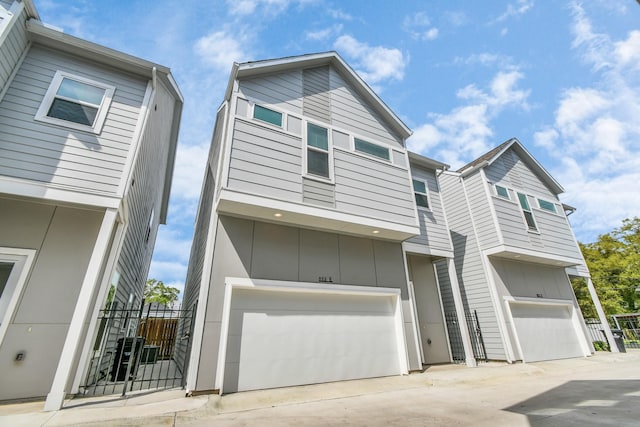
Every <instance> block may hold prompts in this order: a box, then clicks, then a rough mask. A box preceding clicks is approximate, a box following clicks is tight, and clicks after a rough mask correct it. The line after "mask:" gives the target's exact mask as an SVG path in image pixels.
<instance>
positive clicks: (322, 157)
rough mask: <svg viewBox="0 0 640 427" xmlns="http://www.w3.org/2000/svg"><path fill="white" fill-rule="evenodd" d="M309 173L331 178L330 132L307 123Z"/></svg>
mask: <svg viewBox="0 0 640 427" xmlns="http://www.w3.org/2000/svg"><path fill="white" fill-rule="evenodd" d="M307 173H308V174H311V175H316V176H320V177H323V178H330V167H329V131H328V129H326V128H323V127H320V126H317V125H314V124H313V123H307Z"/></svg>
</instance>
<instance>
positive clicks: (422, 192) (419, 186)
mask: <svg viewBox="0 0 640 427" xmlns="http://www.w3.org/2000/svg"><path fill="white" fill-rule="evenodd" d="M413 194H414V195H415V198H416V205H417V206H418V207H421V208H429V197H428V195H427V184H426V183H425V182H424V181H422V180H419V179H414V180H413Z"/></svg>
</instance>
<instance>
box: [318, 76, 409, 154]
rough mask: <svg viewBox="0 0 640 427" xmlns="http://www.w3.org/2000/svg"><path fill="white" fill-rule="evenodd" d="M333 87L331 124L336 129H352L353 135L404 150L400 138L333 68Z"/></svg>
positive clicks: (331, 80) (331, 84) (331, 81)
mask: <svg viewBox="0 0 640 427" xmlns="http://www.w3.org/2000/svg"><path fill="white" fill-rule="evenodd" d="M329 78H330V86H331V123H332V124H333V125H334V126H336V127H341V128H343V129H350V130H351V131H353V133H355V134H357V135H361V136H362V138H365V139H369V140H370V142H374V143H383V144H385V145H389V146H391V147H396V148H404V146H403V143H402V140H401V138H399V137H398V136H397V135H396V134H395V133H394V132H393V131H392V130H391V129H390V128H389V126H388V125H387V124H386V123H385V122H384V120H382V119H381V118H380V117H379V116H378V114H377V113H376V112H375V111H374V110H373V109H372V108H371V107H370V106H369V105H367V103H366V102H365V101H364V99H363V98H362V97H361V96H360V95H358V93H357V92H356V91H355V90H354V89H353V88H352V87H350V86H349V85H348V84H347V83H346V82H345V81H344V79H343V78H342V77H341V76H340V74H338V72H337V71H336V70H335V69H334V68H333V67H332V68H331V71H330V74H329Z"/></svg>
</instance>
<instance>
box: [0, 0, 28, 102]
mask: <svg viewBox="0 0 640 427" xmlns="http://www.w3.org/2000/svg"><path fill="white" fill-rule="evenodd" d="M4 6H5V8H6V9H9V7H11V3H10V2H5V4H4ZM7 20H9V19H7ZM10 20H11V21H13V22H9V23H8V25H9V27H7V28H6V29H5V30H6V31H9V33H8V34H7V36H6V38H5V40H4V42H3V43H2V44H0V92H2V90H3V89H4V86H5V84H7V83H8V81H9V78H10V76H11V73H12V72H13V70H14V68H15V67H16V66H17V64H18V60H19V59H20V56H22V53H23V52H24V50H25V49H26V48H27V44H28V42H29V41H28V39H27V31H26V29H25V27H24V22H25V21H26V20H27V13H26V11H25V10H23V11H22V13H20V15H19V16H13V17H12V18H10Z"/></svg>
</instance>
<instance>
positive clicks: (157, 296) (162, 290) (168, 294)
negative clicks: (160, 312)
mask: <svg viewBox="0 0 640 427" xmlns="http://www.w3.org/2000/svg"><path fill="white" fill-rule="evenodd" d="M179 294H180V289H178V288H174V287H173V286H167V285H165V284H164V283H163V282H162V281H161V280H156V279H149V280H147V284H146V286H145V288H144V300H145V302H146V303H148V304H151V303H154V302H155V303H158V304H160V305H164V306H167V307H171V306H173V303H174V302H175V301H176V300H177V299H178V295H179Z"/></svg>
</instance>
